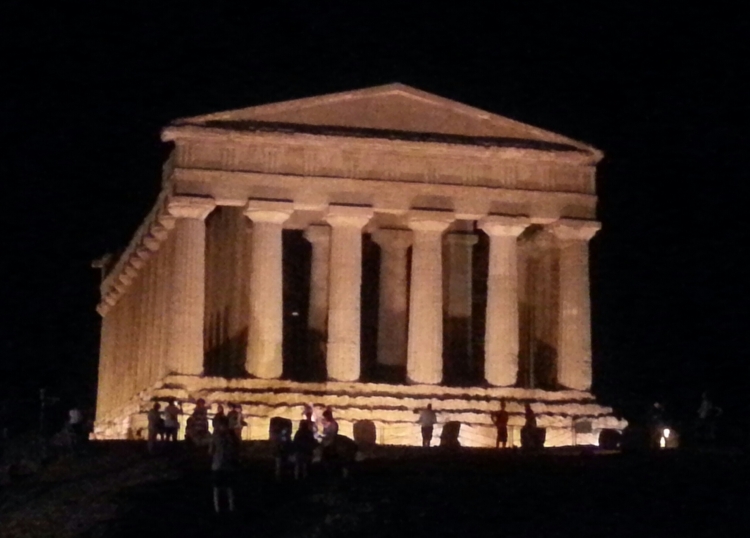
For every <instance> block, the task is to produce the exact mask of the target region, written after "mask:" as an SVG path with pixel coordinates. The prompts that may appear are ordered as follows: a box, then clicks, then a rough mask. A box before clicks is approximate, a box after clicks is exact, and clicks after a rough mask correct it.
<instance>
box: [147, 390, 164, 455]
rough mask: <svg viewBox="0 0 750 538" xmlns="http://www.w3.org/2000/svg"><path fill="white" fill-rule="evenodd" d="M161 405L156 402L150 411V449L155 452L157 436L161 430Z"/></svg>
mask: <svg viewBox="0 0 750 538" xmlns="http://www.w3.org/2000/svg"><path fill="white" fill-rule="evenodd" d="M160 409H161V405H160V404H159V402H154V405H153V407H152V408H151V409H150V410H149V412H148V451H149V453H150V454H153V453H154V451H155V450H156V436H157V435H159V433H160V432H161V424H162V419H161V411H159V410H160Z"/></svg>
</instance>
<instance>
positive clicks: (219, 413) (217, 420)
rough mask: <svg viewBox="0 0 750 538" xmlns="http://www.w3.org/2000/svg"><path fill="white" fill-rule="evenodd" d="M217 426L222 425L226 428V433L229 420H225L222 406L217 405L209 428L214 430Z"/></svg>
mask: <svg viewBox="0 0 750 538" xmlns="http://www.w3.org/2000/svg"><path fill="white" fill-rule="evenodd" d="M218 424H223V425H224V426H226V427H227V431H228V428H229V419H227V416H226V415H225V414H224V406H223V405H221V404H219V405H218V407H217V408H216V414H215V415H214V418H213V420H212V421H211V427H212V428H213V429H214V430H216V427H217V425H218Z"/></svg>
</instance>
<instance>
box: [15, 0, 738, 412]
mask: <svg viewBox="0 0 750 538" xmlns="http://www.w3.org/2000/svg"><path fill="white" fill-rule="evenodd" d="M60 4H64V5H61V6H60V7H58V8H41V7H36V8H34V7H31V6H30V5H29V4H28V3H24V2H18V3H17V4H15V7H13V6H14V3H11V4H6V7H4V8H3V9H2V12H1V13H0V51H1V52H0V58H1V59H2V71H0V87H2V89H3V91H2V97H1V98H0V99H2V100H1V101H0V129H1V131H0V133H2V138H1V140H2V158H1V159H0V181H2V188H3V195H4V196H3V198H4V201H5V206H6V207H5V209H4V210H3V211H2V213H1V215H2V224H3V228H2V229H3V234H2V251H1V252H2V265H1V267H2V275H0V277H1V278H0V286H2V288H1V289H2V295H1V296H0V297H1V298H2V323H1V324H0V390H2V391H3V393H4V394H5V395H6V397H9V398H19V399H26V398H31V397H33V396H34V391H35V390H36V389H37V388H38V387H40V386H45V387H48V388H49V390H50V391H51V392H53V393H55V394H57V395H58V396H61V397H63V398H66V399H70V398H73V397H75V396H77V395H78V396H80V397H83V399H84V401H86V402H91V401H93V397H94V393H95V380H96V364H97V353H98V351H97V349H98V330H99V325H98V316H97V315H96V313H95V311H94V306H95V304H96V302H97V285H98V275H97V273H96V271H95V270H93V269H90V262H91V260H92V259H94V258H96V257H98V256H99V255H101V254H102V253H104V252H106V251H111V250H114V249H116V248H119V247H122V246H124V245H125V244H126V242H127V241H128V239H129V237H130V235H131V234H132V233H133V232H134V231H135V229H136V227H137V225H138V224H139V222H140V221H141V219H142V218H143V216H144V215H145V214H146V213H147V211H148V210H149V208H150V206H151V204H152V202H153V200H154V197H155V195H156V193H157V192H158V188H159V181H160V170H161V163H162V161H163V159H164V158H165V157H166V155H167V153H168V149H169V148H168V147H167V146H166V145H164V144H162V143H161V142H160V141H159V130H160V127H161V126H163V125H165V124H166V123H167V122H169V121H170V120H171V119H174V118H177V117H182V116H190V115H195V114H201V113H207V112H212V111H218V110H225V109H231V108H239V107H245V106H250V105H255V104H261V103H267V102H274V101H280V100H285V99H290V98H297V97H305V96H311V95H317V94H323V93H329V92H333V91H342V90H348V89H355V88H360V87H366V86H372V85H378V84H384V83H389V82H396V81H398V82H403V83H405V84H409V85H412V86H415V87H418V88H420V89H423V90H425V91H428V92H432V93H436V94H439V95H442V96H444V97H447V98H450V99H455V100H458V101H461V102H464V103H467V104H469V105H473V106H476V107H479V108H483V109H486V110H489V111H491V112H495V113H498V114H501V115H505V116H508V117H511V118H514V119H516V120H520V121H523V122H527V123H530V124H533V125H537V126H539V127H542V128H546V129H549V130H552V131H556V132H559V133H562V134H564V135H567V136H570V137H572V138H576V139H580V140H583V141H585V142H588V143H591V144H593V145H595V146H597V147H599V148H600V149H602V150H603V151H604V152H605V154H606V158H605V160H604V161H603V163H602V164H601V166H600V169H599V176H598V193H599V196H600V205H599V219H600V220H601V221H602V222H603V225H604V228H603V231H602V232H601V233H600V234H599V235H598V237H597V238H596V239H595V240H594V241H593V245H592V286H593V291H592V296H593V313H594V353H595V376H596V381H595V389H596V392H597V394H598V395H599V396H600V398H601V399H602V400H603V401H605V402H610V403H615V404H617V405H618V406H621V407H622V408H623V409H624V408H627V407H628V405H633V404H637V403H640V402H644V401H648V400H650V399H653V398H656V397H660V398H665V399H666V401H667V402H668V404H669V405H671V406H672V407H673V409H675V410H680V409H683V410H688V411H689V412H692V411H693V409H694V408H695V407H697V404H698V398H699V394H700V391H701V390H702V389H704V388H711V389H713V390H714V391H715V393H716V399H717V400H718V401H719V403H722V404H723V405H724V406H725V407H726V408H727V410H728V411H729V413H730V414H732V413H734V414H735V415H737V414H738V412H739V410H740V409H742V408H743V406H744V408H746V407H747V406H746V404H745V403H744V402H743V396H744V394H745V393H746V391H747V390H746V389H747V384H746V383H747V381H746V380H747V374H748V366H747V365H748V351H747V349H748V347H747V334H748V332H749V329H748V326H747V315H746V308H747V307H746V303H747V298H748V293H747V292H748V285H747V278H746V274H747V271H746V270H745V267H744V265H745V263H744V262H745V260H746V259H747V257H748V256H747V251H748V226H747V224H746V217H745V213H746V212H745V205H746V200H747V198H746V196H745V195H743V194H742V193H743V192H745V190H746V183H747V180H748V166H749V165H748V164H747V162H746V159H744V158H741V157H744V153H745V151H744V147H743V150H742V151H741V149H740V145H741V144H742V145H743V146H744V145H745V144H746V141H745V135H744V130H745V126H746V121H747V119H748V118H747V116H748V114H747V112H748V109H747V102H746V98H747V95H748V94H747V93H746V92H745V89H744V88H741V87H740V82H741V81H742V80H743V79H744V78H745V77H747V75H748V73H747V71H748V69H747V63H748V52H749V50H748V49H749V48H750V47H748V41H749V40H748V34H749V33H750V32H749V30H750V28H748V26H749V25H748V21H747V19H746V18H742V17H741V16H740V15H739V14H738V13H733V12H730V11H720V10H719V8H718V7H706V6H713V4H711V3H703V6H704V7H703V8H702V9H696V8H687V7H685V6H684V5H683V7H681V8H680V9H679V10H673V9H669V8H668V7H663V6H659V5H651V6H650V7H648V8H640V7H637V4H634V3H629V6H630V7H625V6H624V5H618V4H619V3H617V2H607V3H601V4H606V7H603V8H600V9H598V10H589V9H582V8H578V7H576V6H575V3H571V2H560V3H557V5H556V7H547V8H544V9H542V8H540V7H539V6H529V7H528V8H527V9H522V10H515V11H512V10H509V9H508V8H503V9H502V10H501V11H497V12H496V11H494V10H489V9H476V10H471V9H469V7H468V6H469V5H470V4H468V3H466V2H462V3H460V4H461V6H462V7H461V8H460V9H456V10H454V11H439V10H438V9H437V8H436V7H435V6H436V5H437V4H436V3H434V2H432V3H420V2H417V3H413V4H414V5H413V7H412V8H410V9H409V10H403V9H400V10H398V11H388V10H386V9H385V8H384V7H382V6H376V7H373V8H371V9H367V8H363V7H358V8H352V7H351V6H352V5H358V4H361V2H349V3H340V4H339V3H332V2H302V1H300V2H268V4H273V7H269V6H266V7H262V6H259V5H258V4H259V3H257V2H245V3H241V4H247V6H246V7H245V8H244V9H241V10H240V9H233V10H229V9H220V8H206V9H202V10H197V9H193V8H189V7H186V4H188V3H186V2H181V3H168V2H167V3H156V2H153V4H158V5H159V6H160V7H157V8H151V9H148V10H144V9H139V8H137V7H133V5H132V4H131V3H127V6H126V7H122V9H119V10H115V9H111V8H102V7H101V4H102V3H94V2H91V3H88V4H87V7H73V6H74V5H76V6H80V5H81V3H73V2H64V3H60ZM404 4H406V3H404ZM487 4H488V5H491V4H494V3H491V2H487ZM651 4H662V3H659V2H651ZM373 5H375V3H373ZM9 6H10V7H9ZM344 6H346V7H344Z"/></svg>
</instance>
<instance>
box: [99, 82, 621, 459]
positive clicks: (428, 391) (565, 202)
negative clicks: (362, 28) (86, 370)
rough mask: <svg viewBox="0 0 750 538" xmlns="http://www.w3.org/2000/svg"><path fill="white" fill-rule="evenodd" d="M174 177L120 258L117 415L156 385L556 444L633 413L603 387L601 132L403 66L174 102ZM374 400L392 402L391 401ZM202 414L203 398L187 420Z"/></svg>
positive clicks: (107, 290)
mask: <svg viewBox="0 0 750 538" xmlns="http://www.w3.org/2000/svg"><path fill="white" fill-rule="evenodd" d="M162 139H163V140H164V141H166V142H169V143H171V144H173V150H172V153H171V156H170V158H169V160H168V162H167V163H166V165H165V167H164V171H163V178H162V190H161V194H160V195H159V197H158V199H157V200H156V203H155V205H154V207H153V210H152V211H151V213H150V214H149V215H148V216H147V217H146V219H145V220H144V222H143V224H142V225H141V227H140V228H139V229H138V230H137V231H136V233H135V235H134V236H133V238H132V240H131V241H130V244H129V245H128V246H127V248H126V249H125V250H124V251H123V252H122V254H121V255H119V257H117V258H116V259H113V260H112V263H110V264H108V266H107V267H106V268H105V273H104V278H103V281H102V285H101V302H100V304H99V305H98V311H99V313H100V314H101V316H102V330H101V357H100V365H99V385H98V400H97V419H96V427H95V436H96V437H97V438H102V439H107V438H125V437H129V436H133V435H136V434H137V432H138V430H142V429H143V428H144V427H145V424H146V412H147V410H148V409H149V408H150V406H151V402H153V401H155V400H161V401H164V400H166V399H167V398H170V397H174V398H177V399H178V400H180V401H182V402H185V404H184V410H185V411H186V412H188V413H189V412H190V411H191V409H192V403H193V402H195V400H196V399H198V398H201V397H202V398H205V399H206V401H207V402H208V403H209V404H213V405H214V407H215V405H216V404H218V403H224V404H226V403H227V402H231V401H234V402H239V403H241V404H242V405H243V410H244V413H245V415H246V419H247V422H248V427H247V428H246V429H245V432H244V435H245V436H246V438H247V439H267V438H268V429H269V421H270V419H271V417H275V416H278V417H285V418H289V419H293V420H295V421H296V420H297V419H299V417H300V415H301V409H302V405H303V404H304V403H307V402H312V403H314V404H316V405H321V406H322V405H330V406H332V407H333V408H334V410H335V414H336V416H337V418H338V420H339V424H340V426H341V432H342V433H344V434H345V435H350V436H352V435H353V434H354V433H356V431H357V429H358V428H359V426H358V423H362V424H367V426H368V428H369V429H368V431H372V427H373V426H374V430H375V438H376V441H377V442H378V443H382V444H404V445H418V444H420V441H421V438H420V432H419V427H418V426H417V425H416V423H415V422H416V419H417V415H416V414H415V412H414V411H415V409H417V408H421V407H424V406H425V405H426V404H428V403H432V405H433V407H434V408H435V410H436V411H437V414H438V419H439V421H440V423H439V424H438V426H437V427H436V437H437V436H439V435H440V430H441V427H442V425H443V424H444V423H446V422H448V421H455V422H458V423H460V424H461V427H460V437H459V439H460V442H461V443H462V444H463V445H468V446H490V445H491V446H494V438H495V432H494V428H493V426H492V423H491V420H490V413H491V412H492V411H495V410H497V409H499V402H500V399H501V398H504V399H505V400H506V402H507V409H508V411H509V412H510V414H511V418H510V426H511V428H510V430H511V432H510V435H511V443H512V444H518V443H519V432H520V427H521V425H522V424H523V405H524V404H525V403H527V402H530V403H531V404H532V408H533V409H534V411H535V412H536V414H537V421H538V424H539V426H541V427H544V428H546V431H547V434H546V435H547V445H548V446H549V445H551V446H555V445H571V444H594V443H596V440H597V437H598V434H599V432H600V431H601V430H602V429H604V428H614V429H621V428H622V427H623V426H624V424H625V423H624V422H622V421H619V420H617V419H616V418H615V417H614V416H613V415H612V410H611V409H609V408H607V407H603V406H600V405H598V404H597V403H596V401H595V399H594V397H593V396H592V394H591V392H590V387H591V381H592V369H591V330H590V299H589V273H588V242H589V240H590V239H591V238H592V237H593V236H594V234H595V233H596V232H597V230H598V229H599V223H598V222H596V220H595V208H596V195H595V191H594V186H595V174H596V164H597V163H598V161H599V160H600V159H601V157H602V154H601V153H600V152H599V151H598V150H596V149H594V148H592V147H591V146H588V145H586V144H582V143H580V142H577V141H574V140H571V139H568V138H566V137H563V136H560V135H557V134H553V133H550V132H547V131H544V130H541V129H538V128H535V127H531V126H528V125H524V124H522V123H518V122H515V121H512V120H509V119H507V118H503V117H500V116H497V115H494V114H491V113H489V112H485V111H482V110H478V109H475V108H472V107H469V106H466V105H463V104H460V103H457V102H454V101H450V100H447V99H443V98H441V97H438V96H435V95H431V94H428V93H425V92H422V91H419V90H416V89H413V88H410V87H407V86H403V85H400V84H393V85H388V86H381V87H376V88H369V89H365V90H359V91H352V92H345V93H339V94H333V95H326V96H321V97H313V98H308V99H300V100H295V101H288V102H282V103H276V104H270V105H263V106H256V107H251V108H246V109H241V110H233V111H229V112H221V113H215V114H208V115H205V116H198V117H193V118H187V119H181V120H177V121H174V122H173V123H172V124H170V125H169V126H167V127H166V128H165V129H164V130H163V132H162ZM367 421H369V423H368V422H367ZM182 422H183V424H182V427H183V428H184V422H185V421H184V419H183V420H182Z"/></svg>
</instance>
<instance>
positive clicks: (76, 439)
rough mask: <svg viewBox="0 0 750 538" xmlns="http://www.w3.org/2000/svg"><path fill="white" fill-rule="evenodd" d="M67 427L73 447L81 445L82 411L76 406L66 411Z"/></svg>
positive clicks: (82, 431) (82, 430)
mask: <svg viewBox="0 0 750 538" xmlns="http://www.w3.org/2000/svg"><path fill="white" fill-rule="evenodd" d="M68 428H70V438H71V443H72V445H73V447H74V448H76V447H78V446H80V445H81V443H82V442H83V435H84V421H83V413H82V412H81V410H80V409H78V407H75V406H74V407H73V408H72V409H71V410H70V411H68Z"/></svg>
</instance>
